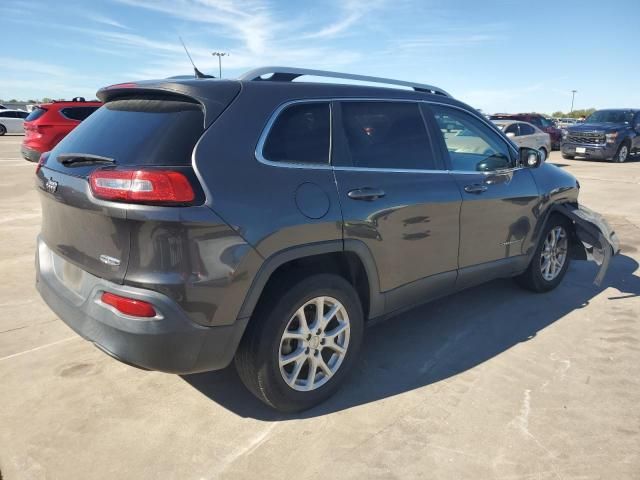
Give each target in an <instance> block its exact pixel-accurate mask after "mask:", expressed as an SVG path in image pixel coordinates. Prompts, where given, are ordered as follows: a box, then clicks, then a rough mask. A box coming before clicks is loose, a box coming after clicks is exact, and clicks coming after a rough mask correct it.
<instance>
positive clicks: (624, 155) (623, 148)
mask: <svg viewBox="0 0 640 480" xmlns="http://www.w3.org/2000/svg"><path fill="white" fill-rule="evenodd" d="M628 155H629V149H628V148H627V146H626V145H622V146H621V147H620V152H619V153H618V162H620V163H623V162H624V161H625V160H626V159H627V156H628Z"/></svg>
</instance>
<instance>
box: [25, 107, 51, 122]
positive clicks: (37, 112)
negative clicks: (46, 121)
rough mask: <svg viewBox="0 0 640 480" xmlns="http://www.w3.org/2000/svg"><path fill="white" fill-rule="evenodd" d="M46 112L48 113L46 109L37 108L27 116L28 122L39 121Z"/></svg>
mask: <svg viewBox="0 0 640 480" xmlns="http://www.w3.org/2000/svg"><path fill="white" fill-rule="evenodd" d="M46 111H47V109H46V108H42V107H36V108H34V109H33V110H31V113H30V114H29V115H27V118H26V121H27V122H32V121H33V120H37V119H38V118H40V117H41V116H42V115H44V114H45V112H46Z"/></svg>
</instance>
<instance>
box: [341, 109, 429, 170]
mask: <svg viewBox="0 0 640 480" xmlns="http://www.w3.org/2000/svg"><path fill="white" fill-rule="evenodd" d="M342 123H343V130H344V135H345V140H346V145H347V151H348V152H347V154H348V157H349V159H350V162H349V161H348V160H349V159H347V163H348V164H350V165H352V166H354V167H361V168H385V169H399V170H432V169H435V168H436V166H435V162H434V158H433V154H432V151H431V142H430V140H429V135H428V134H427V129H426V127H425V124H424V120H423V118H422V114H421V112H420V107H419V105H418V104H417V103H413V102H391V101H389V102H387V101H384V102H343V103H342Z"/></svg>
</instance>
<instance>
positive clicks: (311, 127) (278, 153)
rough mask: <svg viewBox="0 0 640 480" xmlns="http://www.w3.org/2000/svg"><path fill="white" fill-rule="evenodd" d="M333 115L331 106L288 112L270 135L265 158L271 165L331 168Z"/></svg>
mask: <svg viewBox="0 0 640 480" xmlns="http://www.w3.org/2000/svg"><path fill="white" fill-rule="evenodd" d="M329 118H330V112H329V104H328V103H327V102H318V103H311V102H309V103H299V104H295V105H291V106H289V107H287V108H285V109H284V110H283V111H282V112H281V113H280V115H278V117H277V118H276V120H275V122H274V123H273V126H272V127H271V129H270V130H269V132H268V135H267V138H266V140H265V143H264V147H263V149H262V156H263V158H264V159H265V160H268V161H270V162H286V163H303V164H305V163H306V164H328V163H329V143H330V125H331V123H330V120H329Z"/></svg>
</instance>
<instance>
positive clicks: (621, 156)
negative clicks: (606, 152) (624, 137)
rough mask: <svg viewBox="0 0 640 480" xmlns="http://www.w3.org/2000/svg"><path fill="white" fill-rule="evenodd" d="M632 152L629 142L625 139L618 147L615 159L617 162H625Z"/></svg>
mask: <svg viewBox="0 0 640 480" xmlns="http://www.w3.org/2000/svg"><path fill="white" fill-rule="evenodd" d="M630 153H631V149H630V148H629V142H627V141H624V142H622V143H621V144H620V146H619V147H618V151H617V152H616V154H615V155H614V157H613V161H614V162H616V163H624V162H625V161H626V160H627V159H628V158H629V154H630Z"/></svg>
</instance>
